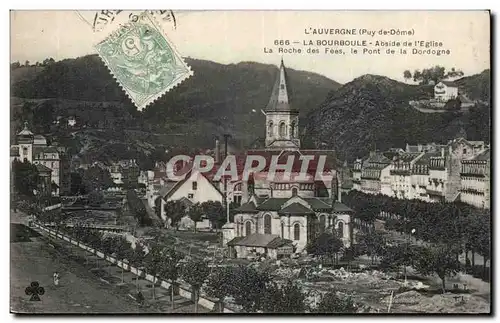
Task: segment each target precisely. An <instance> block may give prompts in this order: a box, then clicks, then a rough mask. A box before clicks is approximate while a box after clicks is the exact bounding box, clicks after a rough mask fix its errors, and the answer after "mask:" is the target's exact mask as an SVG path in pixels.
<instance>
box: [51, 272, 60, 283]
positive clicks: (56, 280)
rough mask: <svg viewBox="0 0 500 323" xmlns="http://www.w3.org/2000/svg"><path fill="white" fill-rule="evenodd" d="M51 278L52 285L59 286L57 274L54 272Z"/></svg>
mask: <svg viewBox="0 0 500 323" xmlns="http://www.w3.org/2000/svg"><path fill="white" fill-rule="evenodd" d="M52 277H53V279H54V285H55V286H59V273H58V272H57V271H56V272H54V275H52Z"/></svg>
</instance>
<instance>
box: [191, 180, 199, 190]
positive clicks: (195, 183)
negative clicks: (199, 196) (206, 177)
mask: <svg viewBox="0 0 500 323" xmlns="http://www.w3.org/2000/svg"><path fill="white" fill-rule="evenodd" d="M192 188H193V191H196V190H197V189H198V182H193V184H192Z"/></svg>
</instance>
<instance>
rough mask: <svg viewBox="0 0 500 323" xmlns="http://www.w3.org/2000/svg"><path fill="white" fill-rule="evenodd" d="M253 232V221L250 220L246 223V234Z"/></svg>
mask: <svg viewBox="0 0 500 323" xmlns="http://www.w3.org/2000/svg"><path fill="white" fill-rule="evenodd" d="M251 234H252V222H250V221H248V222H246V223H245V236H249V235H251Z"/></svg>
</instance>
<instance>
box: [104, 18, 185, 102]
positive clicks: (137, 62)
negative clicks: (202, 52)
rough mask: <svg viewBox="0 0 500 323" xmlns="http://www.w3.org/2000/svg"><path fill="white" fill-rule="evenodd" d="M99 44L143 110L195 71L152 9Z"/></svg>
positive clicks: (117, 78)
mask: <svg viewBox="0 0 500 323" xmlns="http://www.w3.org/2000/svg"><path fill="white" fill-rule="evenodd" d="M95 48H96V50H97V52H98V53H99V56H100V57H101V58H102V60H103V61H104V62H105V63H106V65H107V66H108V68H109V69H110V70H111V72H112V73H113V75H114V76H115V78H116V80H117V81H118V83H119V84H120V85H121V86H122V88H123V89H124V90H125V92H126V93H127V95H128V96H129V97H130V99H131V100H132V101H133V102H134V103H135V105H136V106H137V108H138V109H139V110H142V109H144V108H145V107H146V106H147V105H148V104H150V103H151V102H153V101H155V100H156V99H157V98H159V97H160V96H162V95H163V94H165V93H166V92H167V91H169V90H170V89H172V88H173V87H175V86H176V85H177V84H179V83H180V82H182V81H184V80H185V79H187V78H189V77H190V76H191V75H193V72H192V71H191V69H190V68H189V66H188V65H187V64H186V63H185V62H184V60H183V59H182V57H181V56H180V54H179V53H178V52H177V51H176V49H175V48H174V46H173V45H172V43H171V42H170V41H169V40H168V39H167V37H166V35H165V34H164V33H163V31H162V30H161V27H160V26H159V25H158V24H157V23H156V22H155V21H154V18H153V17H152V16H151V15H150V14H149V13H148V12H144V13H142V14H141V15H139V16H137V17H136V19H134V20H132V21H130V22H129V23H127V24H125V25H122V26H120V27H118V29H117V30H116V31H114V32H113V33H111V34H110V35H109V36H108V37H107V38H106V39H104V40H103V41H101V42H100V43H98V44H97V45H96V46H95Z"/></svg>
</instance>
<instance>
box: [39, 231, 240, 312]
mask: <svg viewBox="0 0 500 323" xmlns="http://www.w3.org/2000/svg"><path fill="white" fill-rule="evenodd" d="M33 226H35V227H37V228H39V229H41V230H43V231H45V232H47V233H48V234H49V235H52V236H54V237H57V238H60V239H62V240H64V241H67V242H70V243H71V244H73V245H75V246H77V247H80V248H81V249H83V250H85V251H88V252H90V253H92V254H95V255H96V256H97V257H99V258H102V259H104V260H106V261H108V262H110V263H112V264H115V265H116V266H118V267H120V268H123V269H125V270H128V271H130V272H131V273H133V274H134V275H136V276H139V277H141V276H143V275H144V278H145V279H146V280H148V281H150V282H152V283H158V282H160V285H161V287H163V288H165V289H168V288H170V286H171V285H172V283H171V282H170V281H167V280H162V279H159V278H158V277H153V276H152V275H149V274H146V273H145V272H143V271H141V270H139V269H138V268H135V267H133V266H130V265H129V264H126V263H124V262H122V261H119V260H117V259H115V258H113V257H111V256H108V255H105V254H104V253H102V252H100V251H98V250H96V249H94V248H91V247H89V246H87V245H85V244H83V243H81V242H80V241H78V240H76V239H73V238H71V237H69V236H66V235H64V234H62V233H61V232H56V231H55V230H52V229H50V228H47V227H45V226H43V225H41V224H39V223H33ZM176 285H177V286H178V287H179V295H180V296H182V297H184V298H187V299H190V300H194V294H193V291H192V288H191V286H189V285H187V284H185V283H184V282H182V281H177V282H176ZM198 304H199V305H201V306H203V307H206V308H208V309H212V308H220V307H219V306H220V302H219V300H218V299H216V298H212V297H210V296H208V295H205V294H204V293H199V300H198ZM222 307H223V311H224V313H235V312H236V311H235V310H233V309H229V308H228V307H227V306H226V305H225V304H223V305H222Z"/></svg>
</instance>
